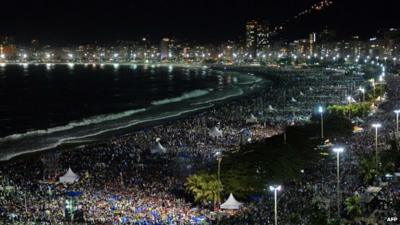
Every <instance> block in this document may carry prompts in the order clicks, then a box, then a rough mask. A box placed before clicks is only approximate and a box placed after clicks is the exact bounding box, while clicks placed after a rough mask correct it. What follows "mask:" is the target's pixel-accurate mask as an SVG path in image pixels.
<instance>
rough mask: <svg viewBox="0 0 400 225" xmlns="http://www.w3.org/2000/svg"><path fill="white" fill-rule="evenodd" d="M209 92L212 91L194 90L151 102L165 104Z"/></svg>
mask: <svg viewBox="0 0 400 225" xmlns="http://www.w3.org/2000/svg"><path fill="white" fill-rule="evenodd" d="M209 93H210V92H209V91H208V90H194V91H191V92H186V93H183V95H181V96H179V97H175V98H167V99H163V100H157V101H153V102H151V104H152V105H164V104H168V103H173V102H180V101H183V100H186V99H190V98H197V97H201V96H204V95H207V94H209Z"/></svg>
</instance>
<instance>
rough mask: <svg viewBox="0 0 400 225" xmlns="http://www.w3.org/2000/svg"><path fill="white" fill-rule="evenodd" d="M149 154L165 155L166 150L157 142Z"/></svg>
mask: <svg viewBox="0 0 400 225" xmlns="http://www.w3.org/2000/svg"><path fill="white" fill-rule="evenodd" d="M150 152H151V154H157V153H164V154H165V153H166V152H167V149H166V148H165V147H164V146H162V145H161V144H160V142H158V141H157V144H155V145H154V146H153V147H152V148H151V149H150Z"/></svg>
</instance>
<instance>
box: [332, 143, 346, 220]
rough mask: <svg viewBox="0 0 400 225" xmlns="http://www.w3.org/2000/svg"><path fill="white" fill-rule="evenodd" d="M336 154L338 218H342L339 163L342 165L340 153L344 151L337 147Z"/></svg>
mask: <svg viewBox="0 0 400 225" xmlns="http://www.w3.org/2000/svg"><path fill="white" fill-rule="evenodd" d="M332 150H333V151H334V152H336V160H337V161H336V177H337V184H336V193H337V194H336V207H337V214H338V218H340V170H339V163H340V153H341V152H343V151H344V148H342V147H336V148H333V149H332Z"/></svg>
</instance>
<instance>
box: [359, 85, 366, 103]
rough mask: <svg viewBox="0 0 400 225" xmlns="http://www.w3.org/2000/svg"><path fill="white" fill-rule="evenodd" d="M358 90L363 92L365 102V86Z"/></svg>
mask: <svg viewBox="0 0 400 225" xmlns="http://www.w3.org/2000/svg"><path fill="white" fill-rule="evenodd" d="M358 90H360V91H361V93H362V94H363V102H365V88H363V87H360V88H359V89H358Z"/></svg>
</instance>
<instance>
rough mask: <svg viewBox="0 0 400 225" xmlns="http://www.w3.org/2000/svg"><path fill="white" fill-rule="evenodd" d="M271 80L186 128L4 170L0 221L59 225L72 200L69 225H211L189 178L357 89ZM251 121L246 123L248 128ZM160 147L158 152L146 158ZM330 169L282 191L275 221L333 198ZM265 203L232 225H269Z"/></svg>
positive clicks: (284, 77) (316, 78)
mask: <svg viewBox="0 0 400 225" xmlns="http://www.w3.org/2000/svg"><path fill="white" fill-rule="evenodd" d="M273 80H274V81H273V82H271V83H267V84H266V85H265V88H263V90H261V91H260V92H257V93H256V94H252V95H250V96H246V97H242V98H240V99H236V100H231V101H228V102H226V103H222V104H219V105H217V106H215V107H214V108H212V109H210V110H207V111H205V112H201V113H198V114H195V115H190V116H188V117H187V118H184V119H179V120H175V121H171V122H167V123H165V124H162V125H158V126H154V127H151V128H146V129H142V130H139V131H137V132H133V133H131V134H128V135H125V136H121V137H116V138H114V139H112V140H109V141H106V142H104V143H99V144H95V145H90V146H83V147H80V148H78V149H72V150H64V151H61V150H60V151H53V152H49V153H39V154H35V155H33V156H28V157H25V158H24V157H22V158H21V159H15V160H11V161H9V162H6V163H3V164H2V165H1V166H0V175H1V183H0V184H1V190H2V191H1V197H0V218H1V219H2V220H3V221H4V222H5V223H11V222H16V223H17V222H21V223H26V222H27V221H30V222H42V223H45V222H48V223H51V224H60V223H61V222H62V221H65V220H66V217H67V213H66V212H67V211H66V210H65V209H66V200H71V199H73V200H74V201H75V202H76V205H75V206H74V209H76V210H75V213H74V216H75V220H76V221H86V223H89V224H202V223H205V224H207V223H213V221H214V220H215V217H216V216H215V214H214V213H213V211H212V210H210V209H208V208H202V207H198V206H196V205H194V204H193V203H191V202H190V197H188V195H187V194H186V193H185V191H184V182H185V179H186V177H187V176H188V175H189V174H191V173H193V172H194V171H196V170H198V169H200V168H204V167H207V166H209V165H210V163H213V161H215V152H216V150H219V149H223V150H224V151H230V150H232V149H235V148H237V147H239V146H240V145H241V144H244V143H243V142H247V141H254V140H259V139H264V138H266V137H269V136H273V135H276V134H278V133H281V132H282V130H283V129H284V127H285V126H287V125H288V124H293V123H303V122H306V121H308V119H309V118H310V116H311V114H312V113H313V111H314V110H315V106H316V105H318V104H323V105H328V104H338V103H341V102H342V100H343V99H344V96H346V95H347V93H351V92H352V91H354V90H355V86H356V85H360V84H361V83H362V82H363V80H362V77H361V76H359V75H357V74H342V73H335V72H331V71H325V70H322V69H313V70H304V71H301V70H296V71H282V72H277V75H276V76H275V78H274V79H273ZM348 83H351V85H346V84H348ZM389 94H390V93H389ZM249 118H250V119H252V120H253V121H251V122H249V121H250V120H249ZM254 118H256V121H254ZM381 122H384V121H381ZM214 127H217V128H218V129H219V130H220V131H221V132H222V133H223V135H222V137H212V136H210V130H211V129H212V128H214ZM385 129H388V128H385ZM243 130H249V131H250V132H248V133H247V134H246V135H250V136H251V139H243V135H244V134H243V132H242V131H243ZM365 135H366V136H367V135H368V133H365ZM354 138H357V137H354ZM360 139H363V138H360ZM363 140H364V139H363ZM346 141H347V142H348V143H354V142H353V141H354V140H346ZM382 141H383V140H382ZM357 144H360V143H357ZM369 144H371V143H370V139H369V138H366V139H365V146H369ZM160 146H163V147H164V148H165V149H164V150H165V152H152V151H151V150H152V149H154V148H157V147H158V148H160ZM351 148H352V149H357V146H356V145H354V146H352V147H351ZM158 150H160V149H158ZM351 157H357V156H356V154H354V156H353V154H351V156H350V155H349V156H347V157H346V158H345V162H347V164H346V165H347V166H346V169H345V170H344V172H343V174H346V173H348V174H351V172H350V171H351V169H353V167H352V165H351V163H350V161H351V160H350V159H351ZM333 165H334V164H332V163H326V162H323V161H322V162H320V166H321V168H320V169H319V171H318V172H317V173H316V172H313V170H306V171H305V175H304V179H303V180H301V181H298V182H295V183H292V184H290V185H288V186H285V190H284V193H283V194H281V195H280V200H279V207H280V209H281V210H280V215H281V218H284V217H282V215H288V214H290V213H301V210H302V209H303V208H304V205H305V203H307V202H308V201H309V199H310V198H311V197H314V196H315V195H316V193H319V195H320V196H321V198H322V197H323V196H325V197H326V196H333V194H332V193H331V192H334V191H335V189H332V182H333V181H334V180H335V173H334V170H332V166H333ZM68 168H72V170H73V171H74V172H76V173H77V174H78V175H79V177H80V179H79V181H78V182H76V183H74V184H72V185H65V184H62V183H59V182H58V177H60V176H61V175H63V174H64V173H65V172H66V171H67V169H68ZM354 169H355V168H354ZM342 176H343V177H346V179H343V180H342V183H346V185H343V186H346V189H344V190H343V191H344V194H345V193H349V192H351V191H354V190H358V187H359V186H358V185H353V184H354V183H353V181H352V180H351V179H352V177H351V176H344V175H342ZM358 191H360V190H358ZM266 202H272V201H271V199H270V197H268V198H264V199H261V200H260V202H258V203H250V204H248V205H247V206H246V207H245V208H244V209H243V212H246V211H247V212H249V213H240V214H239V217H236V220H239V221H242V223H243V224H269V223H270V221H271V219H273V216H272V214H271V213H272V210H271V207H270V206H272V205H271V204H266ZM261 205H263V206H261ZM264 205H265V206H266V207H264ZM227 221H230V220H229V219H228V220H227ZM244 221H246V222H244ZM305 222H306V221H305ZM235 224H240V223H238V222H237V221H236V222H235ZM304 224H306V223H304Z"/></svg>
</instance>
